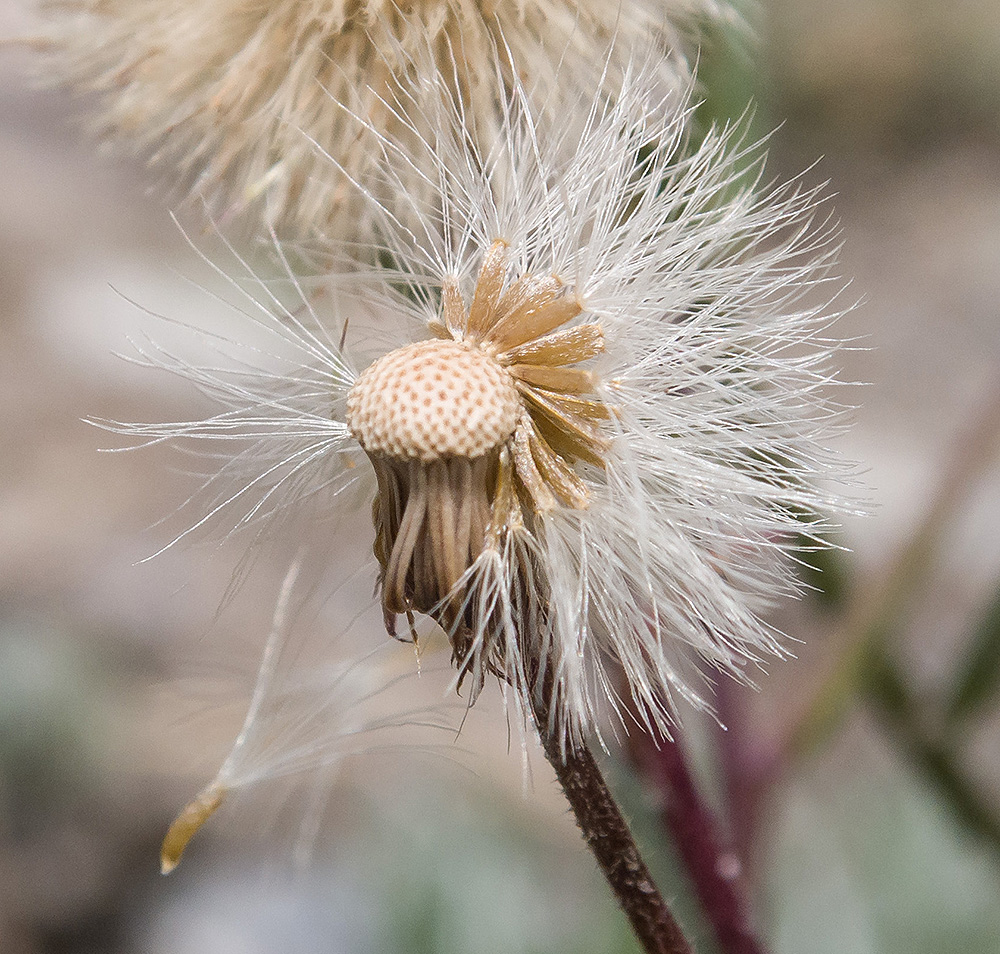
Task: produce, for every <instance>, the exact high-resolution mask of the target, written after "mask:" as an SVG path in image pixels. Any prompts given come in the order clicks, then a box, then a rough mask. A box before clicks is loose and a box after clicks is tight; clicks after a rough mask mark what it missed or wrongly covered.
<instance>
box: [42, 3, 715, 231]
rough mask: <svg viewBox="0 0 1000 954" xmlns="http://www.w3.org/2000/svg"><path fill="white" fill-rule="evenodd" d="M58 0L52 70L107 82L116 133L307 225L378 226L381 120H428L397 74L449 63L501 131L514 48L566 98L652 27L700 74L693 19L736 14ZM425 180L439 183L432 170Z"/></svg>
mask: <svg viewBox="0 0 1000 954" xmlns="http://www.w3.org/2000/svg"><path fill="white" fill-rule="evenodd" d="M50 7H51V8H52V9H53V10H55V11H57V14H58V15H57V17H56V18H55V20H54V24H53V26H52V28H51V30H50V38H51V39H52V40H53V41H54V54H53V56H51V57H49V58H48V60H47V62H46V66H45V79H46V81H51V80H52V78H53V77H54V78H55V79H56V80H67V81H69V82H71V83H73V84H74V85H76V86H77V87H79V88H81V89H84V90H93V91H96V92H97V93H98V94H100V96H101V103H102V106H101V111H100V113H99V115H98V117H97V122H98V125H99V126H100V127H101V129H102V131H103V132H104V133H105V134H106V135H107V136H108V137H109V138H111V139H123V140H125V141H127V142H132V143H135V144H137V145H138V146H139V147H140V148H141V149H142V150H143V151H144V152H145V153H146V154H148V155H149V156H150V158H151V160H152V161H154V162H155V163H156V164H157V165H159V166H161V167H162V168H163V169H164V170H165V171H166V172H167V177H168V181H169V182H170V183H171V184H173V185H174V186H175V189H174V190H172V191H174V192H175V193H176V194H181V195H193V196H198V197H202V198H204V199H205V200H207V201H208V203H209V205H210V206H211V207H212V210H213V212H214V213H215V214H217V215H222V216H228V215H230V214H234V213H240V212H243V211H245V210H246V209H248V208H254V209H256V210H259V211H262V212H263V214H264V216H265V218H266V220H267V222H268V223H269V224H270V225H272V226H274V227H275V228H276V229H277V231H278V232H279V234H282V235H289V236H292V237H296V238H302V237H305V236H308V235H310V234H311V233H313V232H315V231H320V232H325V233H327V234H330V235H333V236H335V237H348V238H361V237H363V236H364V233H365V231H366V229H365V226H366V224H367V209H368V204H367V203H366V201H365V200H364V198H363V197H362V196H361V194H360V193H359V191H358V190H357V189H356V188H354V187H353V186H352V185H351V184H350V182H349V181H348V180H349V179H354V180H356V181H358V182H362V183H364V182H365V179H366V176H365V172H366V170H368V169H369V168H370V167H371V163H372V161H373V159H376V158H377V155H378V153H379V151H380V150H379V145H378V141H377V138H376V136H374V135H373V134H372V132H371V130H378V131H379V133H380V134H384V135H385V136H386V137H387V139H389V140H390V141H393V142H398V141H408V140H409V139H410V138H411V137H412V136H413V135H414V133H416V134H418V135H422V134H425V133H426V132H427V130H424V129H421V128H419V123H418V121H417V119H416V117H414V116H408V117H402V116H399V115H397V114H396V112H395V106H394V104H393V102H392V95H391V91H392V90H393V89H395V88H396V83H397V82H398V81H400V80H403V79H406V80H409V79H413V78H414V77H416V76H418V74H421V75H422V74H423V73H427V72H431V73H433V72H437V71H441V72H442V73H443V74H444V75H445V76H447V77H449V84H450V85H451V86H452V88H453V92H455V93H457V94H459V95H460V98H461V100H462V102H463V105H464V108H465V110H466V111H467V113H468V115H469V117H470V129H474V130H475V131H476V135H477V136H479V137H482V140H483V142H490V141H493V140H494V139H495V138H496V136H497V133H498V130H499V125H500V122H501V117H500V115H499V110H498V105H497V99H496V75H497V73H498V72H502V73H505V74H507V77H508V79H510V70H509V62H510V61H509V59H508V56H507V53H506V48H509V50H510V53H511V55H512V57H513V61H514V62H517V63H518V64H519V67H520V70H519V78H520V79H521V81H522V82H523V83H524V85H525V87H526V88H529V89H531V90H532V91H533V93H534V94H535V95H537V101H538V102H539V103H548V107H547V108H549V109H551V110H552V111H553V113H558V112H559V111H560V108H561V105H562V104H564V103H565V101H566V100H567V98H568V97H571V96H572V95H573V93H574V91H575V90H576V89H577V88H578V87H579V84H580V83H582V82H583V81H584V79H586V78H589V80H591V81H592V82H597V81H599V80H600V78H601V76H602V71H603V70H604V68H605V66H607V76H606V77H605V80H606V82H607V83H608V84H609V85H610V84H611V83H613V82H614V81H615V79H616V76H618V75H620V73H621V70H622V68H623V66H624V63H625V61H626V60H627V57H628V51H629V50H631V49H633V48H634V47H635V45H636V44H637V43H639V42H648V41H649V40H650V39H653V40H654V41H655V40H657V39H658V40H659V42H660V43H661V45H662V46H663V48H664V51H666V50H668V49H673V50H674V51H675V53H674V55H669V56H668V55H666V52H665V54H664V57H663V66H662V71H661V72H662V75H663V77H664V79H665V81H666V82H668V83H674V84H681V85H682V84H684V83H686V82H687V76H688V74H687V67H686V65H685V61H684V57H683V55H681V54H680V53H679V52H677V51H680V50H681V49H682V47H684V46H691V44H690V43H687V44H684V43H682V39H683V37H684V36H685V35H686V32H687V28H689V27H690V26H691V25H692V23H693V21H694V18H695V16H696V15H703V16H705V17H709V16H712V17H720V16H722V15H724V13H729V12H730V11H729V8H728V6H726V5H718V4H716V3H714V2H709V0H672V2H669V3H665V2H663V0H633V2H628V3H625V4H623V5H621V7H619V5H618V4H617V3H615V2H613V0H410V2H400V0H266V2H264V0H262V2H249V3H248V2H246V0H63V2H53V3H51V4H50ZM678 24H681V25H683V26H684V28H685V34H682V33H681V32H680V30H679V28H678ZM612 38H617V39H616V42H615V44H614V49H613V50H612V52H611V53H610V54H609V53H608V51H607V46H608V44H609V43H610V41H611V40H612ZM498 48H499V49H500V50H501V51H502V52H501V54H500V55H499V56H498V55H497V49H498ZM609 56H610V60H608V57H609ZM560 72H561V77H560V76H559V75H558V74H560ZM567 79H569V80H570V81H569V82H566V80H567ZM419 85H420V84H419V82H417V83H415V84H414V86H415V87H419ZM352 114H353V115H352ZM359 120H361V121H360V122H359ZM408 123H418V125H417V126H416V127H415V128H413V129H411V128H408ZM365 126H367V127H369V128H368V129H366V128H365ZM324 152H325V153H328V154H329V156H331V157H332V158H333V159H334V160H335V162H336V163H337V164H338V165H339V166H340V167H341V170H342V171H341V172H340V173H338V172H337V171H336V170H335V169H334V168H333V167H332V166H331V164H330V162H329V160H328V159H327V158H325V157H324V156H323V153H324ZM409 185H410V187H411V188H412V189H414V190H421V189H424V188H426V186H425V184H424V183H422V182H421V181H420V178H419V177H418V176H416V175H414V176H413V178H412V181H411V182H410V183H409Z"/></svg>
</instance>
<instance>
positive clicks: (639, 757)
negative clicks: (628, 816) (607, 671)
mask: <svg viewBox="0 0 1000 954" xmlns="http://www.w3.org/2000/svg"><path fill="white" fill-rule="evenodd" d="M629 749H630V751H631V754H632V758H633V760H634V761H635V762H636V764H637V765H638V766H639V767H640V769H641V770H642V772H643V774H644V775H646V777H647V778H648V779H649V780H650V781H652V782H653V783H654V784H655V786H656V788H657V789H658V791H659V792H660V795H661V796H662V799H663V806H662V814H663V820H664V823H665V825H666V827H667V829H668V830H669V831H670V833H671V834H672V836H673V839H674V844H675V846H676V848H677V850H678V852H679V853H680V855H681V858H682V859H683V861H684V866H685V868H686V869H687V872H688V875H689V876H690V878H691V881H692V883H693V884H694V888H695V891H696V892H697V895H698V900H699V902H700V903H701V909H702V911H703V913H704V914H705V917H706V918H707V919H708V921H709V923H710V924H711V925H712V930H713V931H714V933H715V937H716V940H717V941H718V942H719V947H720V949H721V950H722V951H724V952H725V954H763V950H764V949H763V947H762V946H761V944H760V941H759V940H758V939H757V935H756V932H755V931H754V929H753V927H752V921H751V916H750V905H749V900H748V894H747V891H746V888H745V885H744V882H743V877H742V871H743V869H742V865H741V862H740V860H739V858H738V856H737V855H736V854H735V853H734V852H733V851H731V850H729V849H728V848H727V847H726V846H724V845H723V841H722V838H721V837H720V835H719V832H718V826H717V825H716V822H715V819H714V818H713V817H712V813H711V812H710V811H709V809H708V807H707V806H706V805H705V803H704V801H703V800H702V798H701V795H700V793H699V791H698V788H697V785H696V784H695V780H694V777H693V776H692V774H691V771H690V769H689V768H688V765H687V761H686V759H685V757H684V751H683V749H682V748H681V746H680V743H679V742H678V741H676V740H675V741H670V740H667V739H654V738H653V737H651V736H649V735H645V734H642V735H640V734H636V735H633V736H631V737H630V740H629Z"/></svg>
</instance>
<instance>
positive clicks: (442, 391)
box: [347, 339, 521, 461]
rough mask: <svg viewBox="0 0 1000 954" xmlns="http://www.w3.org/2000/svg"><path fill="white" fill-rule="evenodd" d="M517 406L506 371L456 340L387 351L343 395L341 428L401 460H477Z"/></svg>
mask: <svg viewBox="0 0 1000 954" xmlns="http://www.w3.org/2000/svg"><path fill="white" fill-rule="evenodd" d="M520 411H521V401H520V398H519V396H518V393H517V390H516V389H515V387H514V383H513V380H512V379H511V376H510V374H509V373H508V372H507V371H505V370H504V369H503V368H502V367H501V366H500V365H499V364H498V363H497V362H496V361H495V360H494V359H493V358H491V357H490V356H489V355H487V354H486V353H485V352H483V351H482V350H480V349H479V348H477V347H476V346H474V345H471V344H468V343H466V342H463V341H444V340H436V339H434V340H429V341H420V342H417V343H416V344H412V345H406V346H405V347H403V348H398V349H397V350H395V351H391V352H390V353H389V354H387V355H385V356H384V357H382V358H380V359H379V360H378V361H376V362H375V363H374V364H372V365H371V366H370V367H369V368H368V369H367V370H366V371H365V372H364V373H363V374H362V375H361V376H360V377H359V378H358V380H357V381H356V382H355V384H354V387H353V388H352V389H351V391H350V393H349V394H348V396H347V426H348V428H350V431H351V434H353V435H354V437H355V438H356V439H357V441H358V443H359V444H361V446H362V447H363V448H364V449H365V450H366V451H368V453H369V454H388V455H390V456H392V457H397V458H402V459H406V460H422V461H433V460H439V459H440V458H443V457H466V458H469V459H473V458H476V457H481V456H482V455H483V454H486V453H487V452H488V451H490V450H492V449H493V448H495V447H497V446H499V445H500V444H502V443H503V442H504V441H506V440H507V438H509V437H510V436H511V434H513V433H514V428H515V426H516V425H517V420H518V415H519V414H520Z"/></svg>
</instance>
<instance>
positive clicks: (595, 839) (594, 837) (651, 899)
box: [533, 701, 693, 954]
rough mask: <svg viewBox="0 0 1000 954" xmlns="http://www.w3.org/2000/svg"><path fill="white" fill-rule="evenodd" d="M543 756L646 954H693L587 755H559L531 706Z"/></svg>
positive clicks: (541, 709)
mask: <svg viewBox="0 0 1000 954" xmlns="http://www.w3.org/2000/svg"><path fill="white" fill-rule="evenodd" d="M533 708H534V715H535V724H536V725H537V726H538V732H539V735H540V737H541V740H542V747H543V748H544V749H545V756H546V758H547V759H548V760H549V762H551V763H552V767H553V768H554V769H555V770H556V776H557V778H558V779H559V784H560V785H562V789H563V791H564V792H565V793H566V798H567V799H568V800H569V804H570V807H571V808H572V809H573V814H574V815H575V816H576V821H577V824H578V825H579V826H580V830H581V831H582V832H583V837H584V839H585V840H586V842H587V846H588V847H589V848H590V850H591V851H592V852H593V854H594V857H595V858H596V859H597V863H598V865H599V866H600V868H601V871H602V872H603V873H604V877H605V878H607V880H608V884H610V885H611V889H612V891H614V893H615V897H616V898H617V899H618V903H619V904H620V905H621V907H622V910H623V911H624V912H625V914H626V916H627V917H628V919H629V921H630V922H631V924H632V929H633V930H634V931H635V933H636V936H637V937H638V938H639V941H640V943H641V944H642V946H643V949H644V950H645V951H646V952H647V954H693V952H692V949H691V945H690V944H688V942H687V940H686V938H685V937H684V934H683V932H682V931H681V929H680V925H678V923H677V921H676V920H675V919H674V916H673V915H672V914H671V913H670V909H669V908H668V907H667V904H666V902H665V901H664V900H663V897H662V896H661V894H660V892H659V889H658V888H657V887H656V884H655V883H654V881H653V877H652V875H651V874H650V873H649V869H648V868H647V867H646V863H645V862H644V861H643V860H642V855H640V854H639V848H638V846H637V845H636V843H635V839H634V838H633V837H632V833H631V832H630V831H629V827H628V824H627V823H626V821H625V819H624V818H623V817H622V813H621V811H620V810H619V808H618V805H617V804H616V803H615V800H614V798H612V796H611V792H610V791H609V790H608V786H607V783H606V782H605V781H604V776H603V775H602V774H601V770H600V768H599V767H598V765H597V762H596V761H595V760H594V756H593V755H592V754H591V752H590V750H589V749H588V748H587V747H586V746H585V745H581V746H580V747H579V748H577V749H575V750H571V749H569V748H567V749H566V751H565V752H564V751H563V750H562V746H561V745H560V741H559V739H557V738H555V737H554V736H553V735H552V734H551V733H550V732H549V731H548V729H547V726H548V725H549V713H548V706H547V705H544V704H541V703H538V702H537V701H536V702H535V703H534V705H533Z"/></svg>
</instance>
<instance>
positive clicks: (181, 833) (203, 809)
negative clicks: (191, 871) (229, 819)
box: [160, 782, 227, 874]
mask: <svg viewBox="0 0 1000 954" xmlns="http://www.w3.org/2000/svg"><path fill="white" fill-rule="evenodd" d="M226 792H227V789H226V788H225V787H223V786H222V785H219V784H218V783H217V782H213V783H212V784H211V785H209V786H207V787H206V788H204V789H202V790H201V791H200V792H199V793H198V794H197V796H195V798H193V799H192V800H191V801H190V802H188V803H187V805H185V806H184V808H183V809H182V810H181V813H180V814H179V815H178V816H177V817H176V818H175V819H174V821H173V824H171V826H170V828H169V829H167V834H166V836H165V837H164V839H163V845H162V846H161V848H160V873H161V874H170V872H171V871H173V870H174V868H176V867H177V866H178V865H179V864H180V863H181V856H182V855H183V854H184V849H185V848H187V846H188V842H189V841H190V840H191V839H192V838H193V837H194V836H195V833H196V832H197V831H198V830H199V829H200V828H201V826H202V825H204V824H205V822H207V821H208V819H209V818H211V817H212V815H214V814H215V811H216V809H217V808H218V807H219V806H220V805H221V804H222V800H223V799H224V798H225V797H226Z"/></svg>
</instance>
